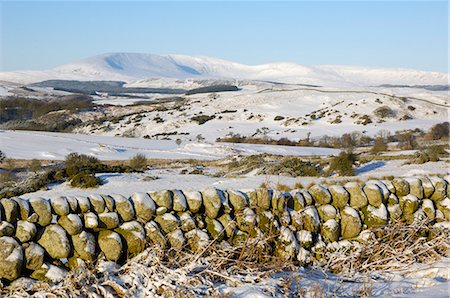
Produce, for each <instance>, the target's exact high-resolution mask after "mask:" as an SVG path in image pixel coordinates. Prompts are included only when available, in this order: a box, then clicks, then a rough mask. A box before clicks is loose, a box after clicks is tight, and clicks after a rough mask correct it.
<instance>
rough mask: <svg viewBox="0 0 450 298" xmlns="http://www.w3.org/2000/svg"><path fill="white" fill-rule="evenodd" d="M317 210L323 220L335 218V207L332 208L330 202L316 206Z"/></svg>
mask: <svg viewBox="0 0 450 298" xmlns="http://www.w3.org/2000/svg"><path fill="white" fill-rule="evenodd" d="M317 211H318V212H319V217H320V219H321V220H322V221H323V222H325V221H327V220H329V219H335V218H336V217H337V210H336V208H334V207H333V205H330V204H326V205H322V206H319V207H318V208H317Z"/></svg>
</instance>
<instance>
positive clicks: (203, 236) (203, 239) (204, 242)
mask: <svg viewBox="0 0 450 298" xmlns="http://www.w3.org/2000/svg"><path fill="white" fill-rule="evenodd" d="M185 237H186V239H187V242H188V244H189V246H190V248H191V250H193V251H203V250H204V249H205V248H206V247H207V246H208V245H209V243H210V238H209V235H208V234H207V233H205V232H204V231H202V230H200V229H194V230H192V231H189V232H187V233H186V234H185Z"/></svg>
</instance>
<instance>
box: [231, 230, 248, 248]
mask: <svg viewBox="0 0 450 298" xmlns="http://www.w3.org/2000/svg"><path fill="white" fill-rule="evenodd" d="M248 237H249V235H248V234H247V233H246V232H244V231H241V230H239V229H236V230H235V231H234V235H233V239H232V244H233V245H234V246H241V245H244V244H245V242H247V241H248Z"/></svg>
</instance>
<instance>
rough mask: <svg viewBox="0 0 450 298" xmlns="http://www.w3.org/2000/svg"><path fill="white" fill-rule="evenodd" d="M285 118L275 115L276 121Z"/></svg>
mask: <svg viewBox="0 0 450 298" xmlns="http://www.w3.org/2000/svg"><path fill="white" fill-rule="evenodd" d="M283 119H284V117H283V116H275V118H273V120H274V121H281V120H283Z"/></svg>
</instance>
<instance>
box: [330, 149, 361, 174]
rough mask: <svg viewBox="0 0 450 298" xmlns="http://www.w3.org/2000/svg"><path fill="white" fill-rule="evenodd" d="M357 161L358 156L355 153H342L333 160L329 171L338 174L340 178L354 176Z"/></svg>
mask: <svg viewBox="0 0 450 298" xmlns="http://www.w3.org/2000/svg"><path fill="white" fill-rule="evenodd" d="M355 161H356V155H355V154H353V152H346V151H342V152H341V153H339V155H338V156H335V157H333V158H332V159H331V163H330V169H329V171H330V172H336V173H337V174H339V176H354V175H355V172H354V171H353V164H354V163H355Z"/></svg>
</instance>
